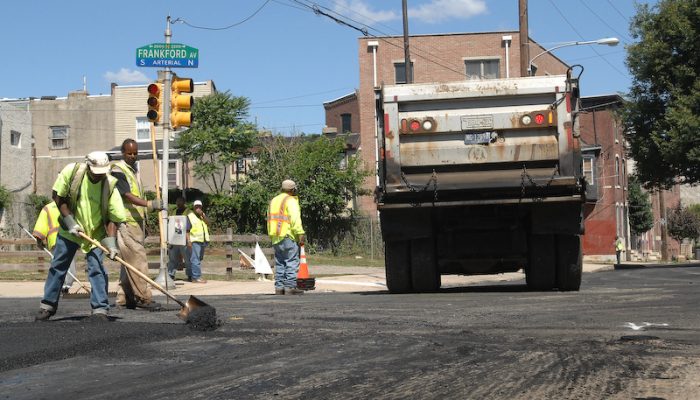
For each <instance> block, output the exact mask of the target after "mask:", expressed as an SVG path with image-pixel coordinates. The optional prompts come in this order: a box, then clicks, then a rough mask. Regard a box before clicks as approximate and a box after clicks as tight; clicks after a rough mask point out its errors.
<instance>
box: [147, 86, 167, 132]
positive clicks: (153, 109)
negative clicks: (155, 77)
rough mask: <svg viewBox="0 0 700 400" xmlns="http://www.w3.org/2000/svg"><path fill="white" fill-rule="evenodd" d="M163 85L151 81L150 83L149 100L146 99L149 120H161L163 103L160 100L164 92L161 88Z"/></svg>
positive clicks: (155, 121) (154, 121) (156, 121)
mask: <svg viewBox="0 0 700 400" xmlns="http://www.w3.org/2000/svg"><path fill="white" fill-rule="evenodd" d="M162 87H163V85H162V84H160V83H151V84H150V85H148V87H147V90H148V100H147V101H146V102H147V103H148V113H146V117H148V120H149V121H151V122H153V123H155V124H157V123H158V122H160V114H161V105H162V104H161V103H162V101H161V100H160V97H161V95H162V93H163V91H162V90H161V89H162Z"/></svg>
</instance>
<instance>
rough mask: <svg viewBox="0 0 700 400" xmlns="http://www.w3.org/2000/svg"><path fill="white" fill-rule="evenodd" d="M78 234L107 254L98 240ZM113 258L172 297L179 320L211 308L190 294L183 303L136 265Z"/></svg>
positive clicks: (81, 233)
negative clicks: (202, 308) (176, 306)
mask: <svg viewBox="0 0 700 400" xmlns="http://www.w3.org/2000/svg"><path fill="white" fill-rule="evenodd" d="M78 234H79V235H80V237H82V238H83V239H85V240H87V241H88V242H90V243H92V244H93V245H94V246H96V247H97V248H99V249H100V250H102V251H103V252H104V253H105V254H109V250H107V248H105V247H104V246H103V245H102V243H100V242H98V241H97V240H95V239H93V238H91V237H90V236H88V235H86V234H85V233H83V232H78ZM114 259H115V260H116V261H117V262H119V263H120V264H121V265H123V266H125V267H126V268H128V269H129V271H131V272H133V273H135V274H136V275H138V276H139V277H140V278H141V279H143V280H145V281H146V282H148V283H150V284H151V286H153V287H154V288H156V289H158V291H160V292H161V293H163V294H164V295H166V296H168V297H169V298H170V299H172V300H173V301H174V302H176V303H177V304H179V305H180V307H182V308H181V309H180V312H179V313H177V316H178V317H179V318H180V319H181V320H183V321H187V320H188V316H189V315H190V313H192V312H193V311H194V310H196V309H198V308H201V307H208V308H211V307H210V306H209V305H207V303H205V302H203V301H202V300H199V299H198V298H196V297H194V296H190V298H189V299H187V302H185V303H183V302H182V301H180V300H178V299H177V297H175V296H173V295H172V294H170V292H168V291H167V290H165V289H164V288H163V287H162V286H160V285H159V284H157V283H156V282H155V281H154V280H153V279H151V278H149V277H148V275H146V274H144V273H143V272H141V271H139V270H138V269H136V267H134V266H132V265H131V264H129V263H127V262H126V261H124V260H123V259H122V258H121V257H119V256H117V257H115V258H114Z"/></svg>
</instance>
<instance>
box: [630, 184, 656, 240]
mask: <svg viewBox="0 0 700 400" xmlns="http://www.w3.org/2000/svg"><path fill="white" fill-rule="evenodd" d="M627 186H628V188H629V190H628V192H627V201H628V202H629V218H630V230H631V231H632V233H634V234H635V235H640V234H642V233H644V232H646V231H648V230H649V229H651V228H653V227H654V214H653V212H652V209H651V201H650V200H649V193H647V192H645V191H644V190H643V189H642V185H641V184H640V183H639V179H638V178H637V177H636V176H635V175H630V177H629V180H628V184H627Z"/></svg>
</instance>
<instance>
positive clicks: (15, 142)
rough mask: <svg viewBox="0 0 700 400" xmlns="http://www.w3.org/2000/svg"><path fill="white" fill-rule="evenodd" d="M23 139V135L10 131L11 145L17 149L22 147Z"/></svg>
mask: <svg viewBox="0 0 700 400" xmlns="http://www.w3.org/2000/svg"><path fill="white" fill-rule="evenodd" d="M21 137H22V134H21V133H19V132H17V131H12V130H11V131H10V145H12V146H15V147H20V146H19V144H20V138H21Z"/></svg>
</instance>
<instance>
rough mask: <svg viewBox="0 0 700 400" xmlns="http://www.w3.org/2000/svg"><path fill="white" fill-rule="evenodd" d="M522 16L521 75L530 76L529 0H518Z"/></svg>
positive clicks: (519, 12) (519, 13)
mask: <svg viewBox="0 0 700 400" xmlns="http://www.w3.org/2000/svg"><path fill="white" fill-rule="evenodd" d="M518 15H519V16H520V24H519V25H520V76H521V77H522V76H529V71H530V37H529V35H528V26H527V24H528V21H527V0H518Z"/></svg>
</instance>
